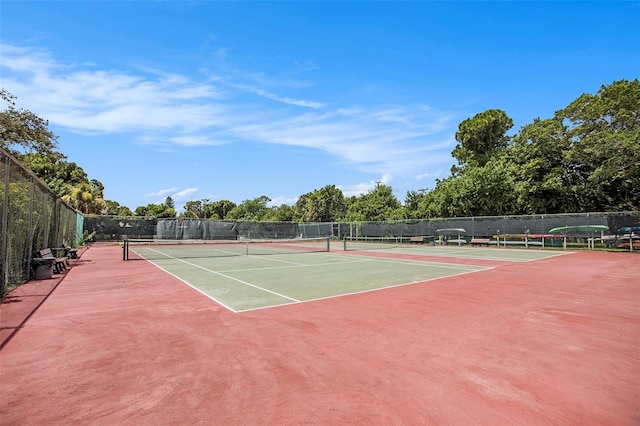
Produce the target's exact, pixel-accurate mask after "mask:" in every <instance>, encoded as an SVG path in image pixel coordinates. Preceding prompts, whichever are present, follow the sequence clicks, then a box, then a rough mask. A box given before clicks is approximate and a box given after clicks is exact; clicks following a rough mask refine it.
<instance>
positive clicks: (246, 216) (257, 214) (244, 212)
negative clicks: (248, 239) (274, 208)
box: [226, 195, 271, 220]
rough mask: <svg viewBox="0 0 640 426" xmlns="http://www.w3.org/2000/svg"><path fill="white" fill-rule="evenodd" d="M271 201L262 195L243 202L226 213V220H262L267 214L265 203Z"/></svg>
mask: <svg viewBox="0 0 640 426" xmlns="http://www.w3.org/2000/svg"><path fill="white" fill-rule="evenodd" d="M270 201H271V199H270V198H269V197H267V196H266V195H262V196H260V197H258V198H254V199H253V200H245V201H243V202H242V203H240V204H239V205H237V206H236V207H235V208H233V209H232V210H231V211H229V212H228V213H227V216H226V219H231V220H262V218H263V217H265V216H266V215H267V214H268V210H269V208H268V207H267V203H269V202H270Z"/></svg>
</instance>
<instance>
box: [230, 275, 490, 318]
mask: <svg viewBox="0 0 640 426" xmlns="http://www.w3.org/2000/svg"><path fill="white" fill-rule="evenodd" d="M487 269H493V268H492V267H491V268H487ZM482 271H483V269H478V270H475V271H465V272H460V273H459V274H452V275H446V276H444V277H434V278H428V279H426V280H420V281H413V282H410V283H402V284H394V285H388V286H384V287H376V288H372V289H369V290H360V291H354V292H351V293H341V294H334V295H331V296H325V297H318V298H315V299H307V300H300V301H298V302H292V303H282V304H280V305H269V306H260V307H258V308H249V309H241V310H238V311H235V312H236V313H242V312H250V311H259V310H262V309H272V308H279V307H281V306H289V305H295V304H299V303H310V302H318V301H320V300H329V299H335V298H338V297H345V296H352V295H356V294H364V293H372V292H374V291H379V290H386V289H390V288H396V287H406V286H410V285H416V284H421V283H426V282H429V281H435V280H440V279H443V278H450V277H457V276H460V275H466V274H473V273H476V272H482Z"/></svg>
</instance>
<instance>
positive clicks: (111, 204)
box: [102, 200, 134, 216]
mask: <svg viewBox="0 0 640 426" xmlns="http://www.w3.org/2000/svg"><path fill="white" fill-rule="evenodd" d="M104 202H105V211H104V212H103V213H102V214H106V215H111V216H133V215H134V214H133V212H132V211H131V210H130V209H129V207H125V206H121V205H120V203H118V202H117V201H112V200H104Z"/></svg>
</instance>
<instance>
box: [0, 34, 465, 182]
mask: <svg viewBox="0 0 640 426" xmlns="http://www.w3.org/2000/svg"><path fill="white" fill-rule="evenodd" d="M0 55H1V58H0V59H1V61H0V67H1V68H0V70H1V71H2V73H1V74H0V75H1V80H0V81H1V83H2V87H4V88H6V89H7V90H9V92H11V93H13V94H14V95H16V96H18V101H19V105H21V106H25V107H26V108H27V109H30V110H32V111H34V112H36V113H38V114H40V115H41V116H43V117H46V118H47V119H48V120H49V121H50V123H52V124H54V125H56V126H61V127H64V128H66V129H68V130H70V131H73V132H77V133H81V134H118V133H122V132H129V133H133V134H135V135H136V138H137V140H138V141H140V143H141V144H147V145H156V146H158V149H159V150H165V151H170V150H171V147H174V148H175V149H180V148H182V149H184V148H188V147H194V146H204V145H220V144H223V143H230V142H243V141H251V142H262V143H269V144H281V145H293V146H301V147H307V148H312V149H317V150H322V151H324V152H327V153H329V154H331V155H332V156H334V158H336V160H337V161H339V162H343V163H348V164H352V165H354V166H355V167H357V168H359V169H361V170H364V171H367V172H373V173H376V174H379V175H383V174H385V173H386V174H389V175H394V176H400V175H404V176H411V178H414V177H415V176H424V177H426V176H429V175H430V174H431V173H434V170H442V169H446V166H445V167H444V168H443V164H446V163H450V161H451V158H450V151H451V149H452V147H453V145H454V141H453V138H452V135H453V130H452V128H453V125H452V123H453V122H454V121H455V120H458V119H459V118H460V117H459V116H457V115H455V114H451V113H448V112H443V111H438V110H436V109H434V108H432V107H430V106H428V105H425V104H410V105H375V104H374V105H366V106H363V105H345V104H339V103H336V105H331V106H330V105H329V104H327V103H325V102H319V101H316V100H313V99H305V97H298V96H292V95H291V93H297V92H296V90H297V89H295V88H292V86H295V85H294V84H291V85H288V86H289V87H286V86H287V85H286V84H281V85H280V86H279V87H275V86H268V87H264V88H263V87H260V86H258V85H256V84H257V83H256V82H257V81H259V78H258V77H254V78H253V79H252V83H250V84H244V83H236V82H234V80H233V79H231V78H229V77H227V76H226V74H225V72H226V71H225V72H220V73H216V71H215V70H214V71H211V70H207V75H204V74H203V75H202V79H201V80H200V81H198V80H194V79H193V78H192V77H186V76H184V75H179V74H175V73H165V72H163V71H162V70H155V69H128V70H115V69H108V70H101V69H99V68H98V67H97V65H95V64H91V65H86V64H66V63H62V62H60V61H56V60H55V59H54V58H53V56H52V54H51V53H50V52H49V51H46V50H42V49H36V48H24V47H16V46H12V45H7V44H0ZM248 74H250V73H245V75H248ZM212 75H215V76H216V77H215V78H212V77H211V76H212ZM265 80H266V77H265ZM277 90H283V91H284V92H287V91H291V93H283V94H279V93H276V91H277ZM247 96H249V97H247ZM270 101H275V102H270ZM364 185H365V186H367V187H370V185H371V183H370V182H369V183H366V184H364ZM356 190H357V189H353V191H356ZM349 191H351V189H349Z"/></svg>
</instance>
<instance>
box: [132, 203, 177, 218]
mask: <svg viewBox="0 0 640 426" xmlns="http://www.w3.org/2000/svg"><path fill="white" fill-rule="evenodd" d="M135 213H136V216H146V217H156V218H159V219H173V218H175V217H176V214H177V213H176V210H175V209H174V208H173V207H169V206H168V205H167V204H147V205H146V206H138V207H136V210H135Z"/></svg>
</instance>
